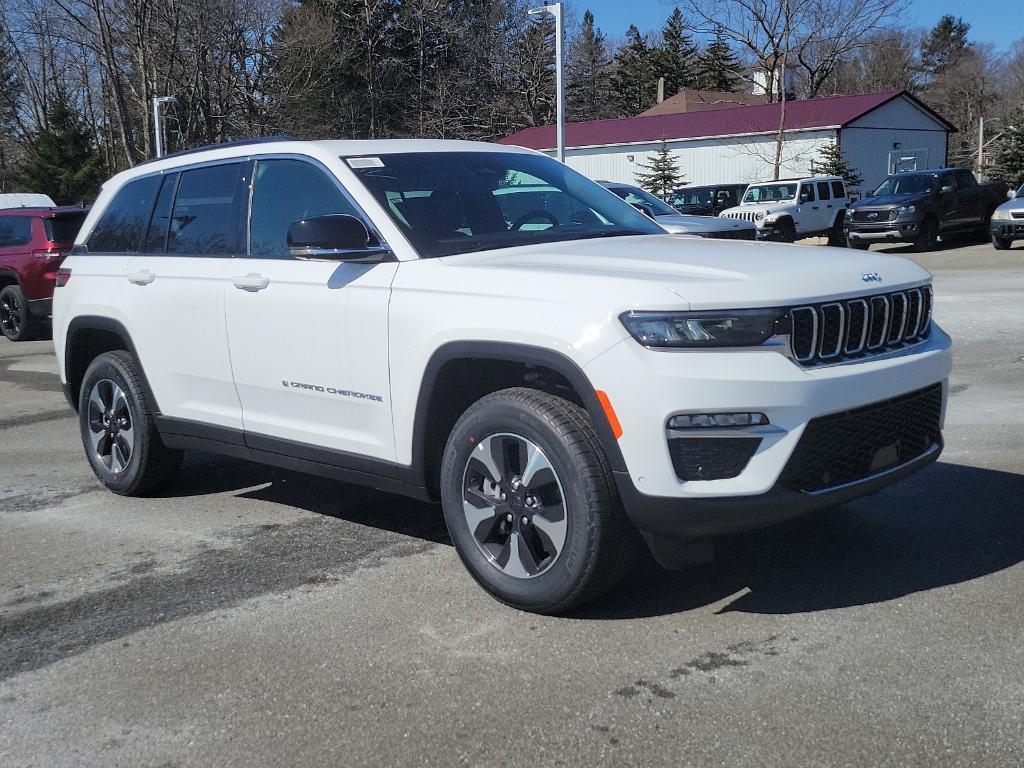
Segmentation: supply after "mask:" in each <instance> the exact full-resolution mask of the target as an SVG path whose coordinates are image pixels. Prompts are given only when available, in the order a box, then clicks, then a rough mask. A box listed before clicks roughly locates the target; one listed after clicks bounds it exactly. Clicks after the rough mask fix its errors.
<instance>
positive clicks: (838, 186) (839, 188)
mask: <svg viewBox="0 0 1024 768" xmlns="http://www.w3.org/2000/svg"><path fill="white" fill-rule="evenodd" d="M832 197H834V198H835V199H836V200H840V199H842V198H844V197H846V188H845V187H844V186H843V182H841V181H833V182H832Z"/></svg>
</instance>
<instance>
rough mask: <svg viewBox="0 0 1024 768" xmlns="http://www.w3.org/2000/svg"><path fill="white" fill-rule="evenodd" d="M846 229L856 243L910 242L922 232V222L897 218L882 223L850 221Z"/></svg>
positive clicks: (847, 235)
mask: <svg viewBox="0 0 1024 768" xmlns="http://www.w3.org/2000/svg"><path fill="white" fill-rule="evenodd" d="M845 229H846V237H847V238H848V239H849V240H852V241H853V242H855V243H857V242H863V243H885V242H889V243H908V242H911V241H912V240H915V239H917V236H918V235H919V234H921V226H920V223H919V222H916V221H898V220H897V221H886V222H882V223H880V224H860V223H854V222H850V223H848V224H847V225H846V227H845Z"/></svg>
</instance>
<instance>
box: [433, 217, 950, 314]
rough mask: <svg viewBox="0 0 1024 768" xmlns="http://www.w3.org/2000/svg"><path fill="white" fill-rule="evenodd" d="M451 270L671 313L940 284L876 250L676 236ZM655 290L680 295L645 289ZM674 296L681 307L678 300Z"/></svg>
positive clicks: (542, 250)
mask: <svg viewBox="0 0 1024 768" xmlns="http://www.w3.org/2000/svg"><path fill="white" fill-rule="evenodd" d="M442 261H443V262H444V263H445V264H446V265H449V266H454V267H464V268H469V269H471V270H472V272H474V273H476V274H475V275H474V277H476V278H478V279H479V281H480V283H481V284H484V285H491V286H493V285H502V284H507V285H509V286H512V285H516V284H519V283H521V282H524V281H527V282H529V284H530V285H531V290H532V292H533V293H534V295H536V294H538V293H542V292H551V293H552V295H558V296H560V297H561V298H563V299H564V298H565V286H566V285H572V286H573V291H572V294H573V295H574V296H575V297H577V300H580V301H583V300H585V298H586V297H587V295H588V293H589V292H591V291H593V292H601V291H603V292H604V293H605V294H606V295H610V296H615V297H616V300H617V301H619V302H629V301H630V298H629V297H631V296H641V295H643V296H646V297H650V296H653V295H658V296H665V299H659V300H658V301H659V302H660V301H664V302H665V303H664V305H655V306H649V307H646V308H649V309H686V308H687V306H688V307H689V308H691V309H737V308H744V307H770V306H791V305H794V304H801V303H804V302H811V301H829V300H832V299H837V298H842V297H850V296H867V295H871V294H877V293H884V292H887V291H894V290H898V289H900V288H905V287H908V286H912V285H920V284H923V283H926V282H928V281H929V279H930V277H931V275H930V274H929V273H928V272H927V271H926V270H925V269H923V268H922V267H920V266H919V265H918V264H916V263H914V262H913V261H910V260H909V259H904V258H900V257H898V256H889V255H881V254H878V253H872V252H871V251H850V250H847V249H841V248H823V247H817V248H811V247H807V246H799V245H784V244H776V243H756V242H745V241H736V240H710V239H701V240H698V239H689V238H680V237H671V236H668V235H665V236H662V235H639V236H632V237H609V238H601V239H592V240H572V241H567V242H561V243H547V244H542V245H529V246H522V247H519V248H505V249H501V250H496V251H482V252H479V253H466V254H460V255H457V256H446V257H444V258H443V259H442ZM491 270H493V272H491ZM484 272H486V274H480V273H484ZM502 272H505V273H506V274H501V273H502ZM862 274H877V275H878V277H879V278H880V280H878V281H875V280H872V281H871V282H866V281H865V280H864V279H863V278H862V277H861V275H862ZM545 277H548V278H550V279H545ZM559 277H561V278H565V279H558V278H559ZM466 278H467V279H466V281H464V282H462V283H461V284H463V285H466V286H471V285H472V284H473V283H474V280H472V279H470V278H471V275H470V274H467V275H466ZM647 287H649V288H655V287H661V288H664V289H667V290H668V291H669V292H670V293H665V294H662V293H657V292H654V291H649V290H645V291H641V290H640V289H641V288H647ZM672 294H674V295H675V296H676V297H678V299H671V298H670V296H671V295H672Z"/></svg>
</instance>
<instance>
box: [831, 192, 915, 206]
mask: <svg viewBox="0 0 1024 768" xmlns="http://www.w3.org/2000/svg"><path fill="white" fill-rule="evenodd" d="M931 196H932V193H931V192H914V193H912V194H909V195H882V196H879V197H865V198H862V199H861V200H858V201H857V202H856V203H854V204H853V205H851V206H850V208H851V209H854V208H892V207H895V206H898V205H912V204H914V203H919V202H921V201H922V200H926V199H928V198H930V197H931Z"/></svg>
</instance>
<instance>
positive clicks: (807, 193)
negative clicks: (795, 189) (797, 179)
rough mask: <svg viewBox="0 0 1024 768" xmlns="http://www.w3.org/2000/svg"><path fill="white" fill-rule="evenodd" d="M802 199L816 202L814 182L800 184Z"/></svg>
mask: <svg viewBox="0 0 1024 768" xmlns="http://www.w3.org/2000/svg"><path fill="white" fill-rule="evenodd" d="M800 201H801V202H804V201H806V202H814V185H813V184H801V185H800Z"/></svg>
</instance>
